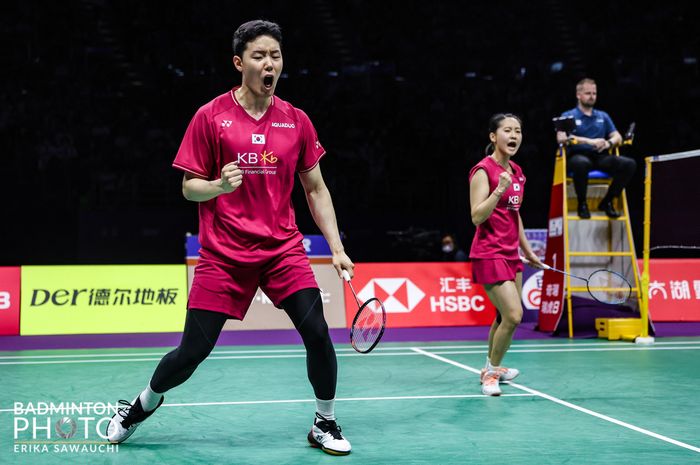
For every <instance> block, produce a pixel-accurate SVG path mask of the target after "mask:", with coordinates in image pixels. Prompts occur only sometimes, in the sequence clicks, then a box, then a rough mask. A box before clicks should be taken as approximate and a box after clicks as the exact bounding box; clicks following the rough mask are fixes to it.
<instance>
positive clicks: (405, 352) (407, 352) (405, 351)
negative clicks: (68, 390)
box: [0, 345, 700, 365]
mask: <svg viewBox="0 0 700 465" xmlns="http://www.w3.org/2000/svg"><path fill="white" fill-rule="evenodd" d="M438 347H439V346H437V347H436V350H435V352H434V353H435V354H440V355H458V354H484V353H486V346H482V347H481V348H480V349H479V350H446V351H443V350H440V349H438ZM514 347H516V346H512V347H511V349H510V350H509V351H508V352H509V353H559V352H628V351H647V350H651V351H654V350H700V346H675V347H673V346H669V347H656V346H633V345H624V346H623V345H619V346H617V347H607V348H602V347H591V348H585V347H584V346H581V348H579V349H575V348H561V349H524V350H523V349H516V348H514ZM413 349H415V348H410V347H402V348H399V349H396V351H394V352H378V353H375V352H372V354H359V353H356V352H355V351H354V350H351V351H349V352H348V353H339V354H337V356H338V357H394V356H413V355H418V354H417V353H416V352H414V351H413ZM233 353H236V352H233ZM157 355H159V356H158V357H153V358H123V359H112V358H104V359H98V360H84V359H81V360H28V361H26V360H20V361H12V362H0V365H60V364H76V363H125V362H153V361H159V360H160V359H161V358H162V355H164V354H157ZM305 357H306V352H305V351H303V350H302V351H301V353H294V354H275V355H230V356H223V357H217V356H209V357H207V359H206V361H211V360H246V359H285V358H305Z"/></svg>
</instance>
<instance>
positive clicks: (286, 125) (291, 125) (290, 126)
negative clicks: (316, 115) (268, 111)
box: [270, 123, 296, 129]
mask: <svg viewBox="0 0 700 465" xmlns="http://www.w3.org/2000/svg"><path fill="white" fill-rule="evenodd" d="M270 126H272V127H273V128H288V129H294V128H295V127H296V126H295V125H294V123H272V124H271V125H270Z"/></svg>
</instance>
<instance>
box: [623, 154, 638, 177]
mask: <svg viewBox="0 0 700 465" xmlns="http://www.w3.org/2000/svg"><path fill="white" fill-rule="evenodd" d="M620 162H621V163H622V170H623V171H624V172H625V173H627V174H632V173H634V172H635V170H636V169H637V162H636V161H635V160H634V159H632V158H628V157H620Z"/></svg>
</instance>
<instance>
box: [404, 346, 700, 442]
mask: <svg viewBox="0 0 700 465" xmlns="http://www.w3.org/2000/svg"><path fill="white" fill-rule="evenodd" d="M412 350H415V351H416V352H417V353H419V354H423V355H425V356H427V357H430V358H434V359H435V360H439V361H441V362H445V363H449V364H450V365H453V366H456V367H458V368H461V369H463V370H467V371H471V372H472V373H476V374H479V375H480V374H481V370H478V369H476V368H474V367H470V366H468V365H464V364H462V363H459V362H455V361H454V360H450V359H449V358H445V357H441V356H439V355H435V354H432V353H430V352H426V351H424V350H422V349H419V348H418V347H413V348H412ZM509 352H510V351H509ZM507 384H510V385H511V386H513V387H514V388H516V389H520V390H521V391H525V392H528V393H530V394H533V395H535V396H537V397H542V398H543V399H547V400H549V401H552V402H554V403H557V404H559V405H563V406H564V407H568V408H571V409H574V410H577V411H579V412H582V413H585V414H587V415H591V416H594V417H596V418H600V419H601V420H605V421H608V422H610V423H614V424H616V425H619V426H622V427H625V428H628V429H631V430H633V431H637V432H638V433H642V434H645V435H647V436H651V437H652V438H656V439H660V440H661V441H665V442H668V443H670V444H673V445H676V446H679V447H683V448H684V449H688V450H692V451H693V452H698V453H700V447H695V446H691V445H690V444H686V443H684V442H681V441H677V440H675V439H672V438H669V437H668V436H663V435H661V434H658V433H654V432H653V431H649V430H648V429H644V428H640V427H639V426H635V425H632V424H630V423H626V422H624V421H621V420H618V419H616V418H613V417H609V416H607V415H603V414H602V413H598V412H594V411H593V410H589V409H587V408H584V407H580V406H578V405H576V404H572V403H571V402H567V401H565V400H562V399H559V398H557V397H554V396H550V395H549V394H545V393H544V392H540V391H537V390H535V389H531V388H529V387H527V386H523V385H522V384H517V383H514V382H512V381H509V382H508V383H507Z"/></svg>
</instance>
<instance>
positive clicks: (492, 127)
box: [484, 113, 523, 155]
mask: <svg viewBox="0 0 700 465" xmlns="http://www.w3.org/2000/svg"><path fill="white" fill-rule="evenodd" d="M506 118H513V119H515V120H517V121H518V123H520V126H521V127H522V125H523V121H522V120H521V119H520V117H519V116H518V115H516V114H514V113H496V114H495V115H493V116H491V118H490V119H489V134H491V133H492V132H496V131H498V128H499V127H500V126H501V121H503V120H504V119H506ZM494 150H495V147H494V145H493V142H490V143H489V145H487V146H486V150H484V152H485V153H486V155H490V154H491V152H493V151H494Z"/></svg>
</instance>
